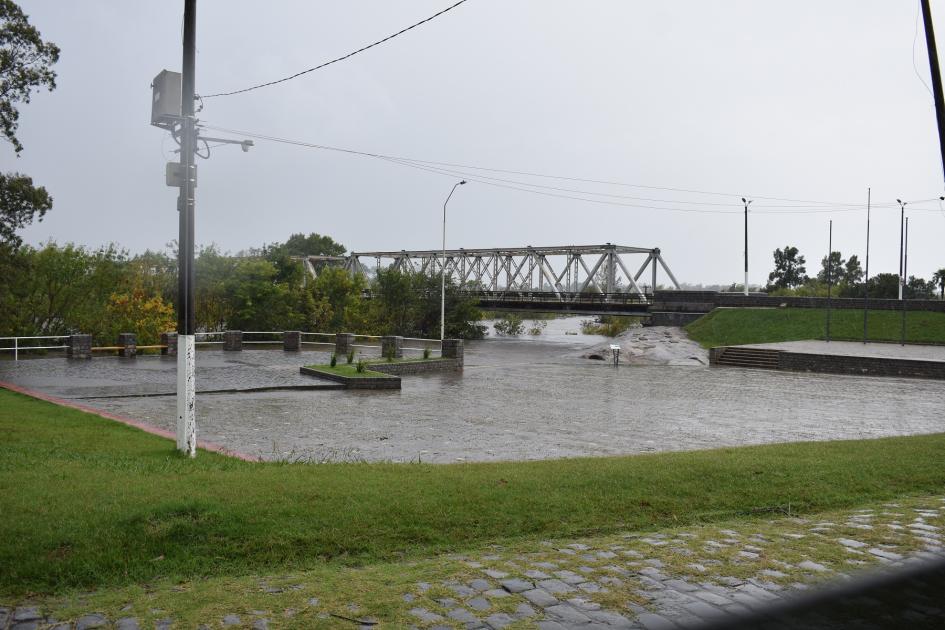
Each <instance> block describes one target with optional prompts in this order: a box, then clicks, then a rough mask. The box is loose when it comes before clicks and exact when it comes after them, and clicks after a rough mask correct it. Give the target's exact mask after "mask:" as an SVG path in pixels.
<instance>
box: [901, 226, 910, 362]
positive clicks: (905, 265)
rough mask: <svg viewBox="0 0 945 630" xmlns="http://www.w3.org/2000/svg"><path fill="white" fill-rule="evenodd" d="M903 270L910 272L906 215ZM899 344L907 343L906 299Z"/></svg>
mask: <svg viewBox="0 0 945 630" xmlns="http://www.w3.org/2000/svg"><path fill="white" fill-rule="evenodd" d="M902 272H903V273H904V274H907V273H909V218H908V217H906V246H905V252H904V255H903V262H902ZM899 345H902V346H904V345H906V301H905V300H903V301H902V332H901V334H900V336H899Z"/></svg>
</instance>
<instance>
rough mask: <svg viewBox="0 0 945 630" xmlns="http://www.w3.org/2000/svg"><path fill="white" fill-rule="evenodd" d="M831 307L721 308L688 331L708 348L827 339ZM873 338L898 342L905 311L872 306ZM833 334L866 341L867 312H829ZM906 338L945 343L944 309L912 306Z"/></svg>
mask: <svg viewBox="0 0 945 630" xmlns="http://www.w3.org/2000/svg"><path fill="white" fill-rule="evenodd" d="M826 321H827V311H826V310H824V309H815V308H777V309H775V308H719V309H715V310H714V311H712V312H711V313H709V314H708V315H706V316H704V317H702V318H700V319H698V320H696V321H695V322H693V323H691V324H689V325H688V326H686V331H687V332H688V333H689V336H690V337H691V338H692V339H694V340H695V341H698V342H699V343H700V344H702V346H703V347H705V348H711V347H713V346H732V345H739V344H745V343H773V342H778V341H798V340H801V339H824V338H825V336H826V330H827V329H826ZM868 332H869V339H870V340H872V341H899V339H900V335H901V332H902V313H901V312H900V311H870V312H869V325H868ZM830 338H831V339H835V340H837V341H842V340H850V341H862V340H863V311H862V310H853V309H842V310H840V309H837V310H831V312H830ZM906 341H907V342H911V343H943V344H945V313H933V312H929V311H910V312H908V313H907V314H906Z"/></svg>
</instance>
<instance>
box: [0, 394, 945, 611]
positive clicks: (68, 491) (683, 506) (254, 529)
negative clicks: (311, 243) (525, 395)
mask: <svg viewBox="0 0 945 630" xmlns="http://www.w3.org/2000/svg"><path fill="white" fill-rule="evenodd" d="M0 435H3V436H4V437H3V441H2V443H0V515H3V517H2V518H0V594H2V593H8V594H9V593H13V594H16V593H23V592H26V591H36V592H41V593H42V592H45V593H50V592H56V591H61V590H62V589H68V588H72V587H81V588H87V587H91V586H97V585H120V584H129V583H140V582H144V581H148V580H152V579H159V578H162V577H164V578H173V579H178V578H196V577H200V576H214V575H216V576H220V575H240V574H245V573H247V572H252V571H267V570H268V571H280V570H284V569H285V570H288V569H290V568H291V569H304V568H306V567H315V566H320V565H322V564H324V562H325V561H332V562H336V563H337V562H340V563H346V564H362V563H371V562H377V561H389V560H398V559H402V558H404V557H419V556H420V555H423V554H430V553H434V552H437V551H441V550H448V549H463V548H471V547H476V546H477V545H484V544H486V543H490V542H497V541H502V540H511V539H515V538H523V537H524V538H536V537H539V536H540V537H556V536H557V537H561V536H572V535H579V534H590V533H608V532H613V531H616V530H618V529H621V528H634V529H649V528H655V527H665V526H667V525H682V524H688V523H698V522H709V521H714V520H719V519H725V518H731V517H732V516H733V515H738V514H745V513H750V512H751V511H753V510H758V509H762V510H763V509H766V508H772V507H773V506H778V505H784V504H787V503H789V502H790V504H791V505H792V507H793V509H795V510H799V511H801V512H803V511H811V510H825V509H831V508H836V507H842V506H849V505H857V504H860V503H862V502H865V501H870V500H875V499H881V498H887V497H893V496H899V495H902V494H909V493H932V492H941V491H942V489H943V487H945V467H942V466H941V454H942V452H943V449H945V434H940V435H933V436H923V437H912V438H895V439H885V440H873V441H849V442H830V443H808V444H785V445H776V446H764V447H750V448H738V449H722V450H716V451H703V452H694V453H676V454H660V455H643V456H636V457H619V458H617V457H615V458H586V459H571V460H558V461H546V462H522V463H496V464H452V465H425V464H407V465H393V464H337V465H336V464H324V465H300V464H277V463H273V464H251V463H247V462H242V461H238V460H233V459H228V458H225V457H223V456H219V455H215V454H211V453H206V452H201V453H200V455H199V457H198V458H197V459H196V460H188V459H185V458H181V457H178V456H177V455H176V453H175V452H174V451H173V450H172V444H171V443H170V442H168V441H167V440H164V439H161V438H158V437H155V436H152V435H148V434H145V433H142V432H140V431H138V430H135V429H132V428H129V427H125V426H123V425H118V424H116V423H113V422H109V421H107V420H103V419H100V418H98V417H95V416H91V415H88V414H84V413H81V412H78V411H75V410H71V409H64V408H60V407H56V406H54V405H51V404H49V403H45V402H42V401H38V400H34V399H30V398H27V397H24V396H21V395H18V394H13V393H10V392H6V391H3V390H0Z"/></svg>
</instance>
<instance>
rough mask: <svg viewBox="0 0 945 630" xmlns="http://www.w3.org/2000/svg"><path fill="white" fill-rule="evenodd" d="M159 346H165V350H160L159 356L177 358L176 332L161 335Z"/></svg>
mask: <svg viewBox="0 0 945 630" xmlns="http://www.w3.org/2000/svg"><path fill="white" fill-rule="evenodd" d="M161 345H162V346H167V347H166V348H161V354H162V355H164V356H168V357H176V356H177V333H176V332H166V333H161Z"/></svg>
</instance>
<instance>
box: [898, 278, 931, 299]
mask: <svg viewBox="0 0 945 630" xmlns="http://www.w3.org/2000/svg"><path fill="white" fill-rule="evenodd" d="M903 297H905V298H906V299H907V300H931V299H932V298H933V297H935V283H934V282H928V281H926V280H925V278H916V277H915V276H909V280H908V282H906V286H905V290H904V291H903Z"/></svg>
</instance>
